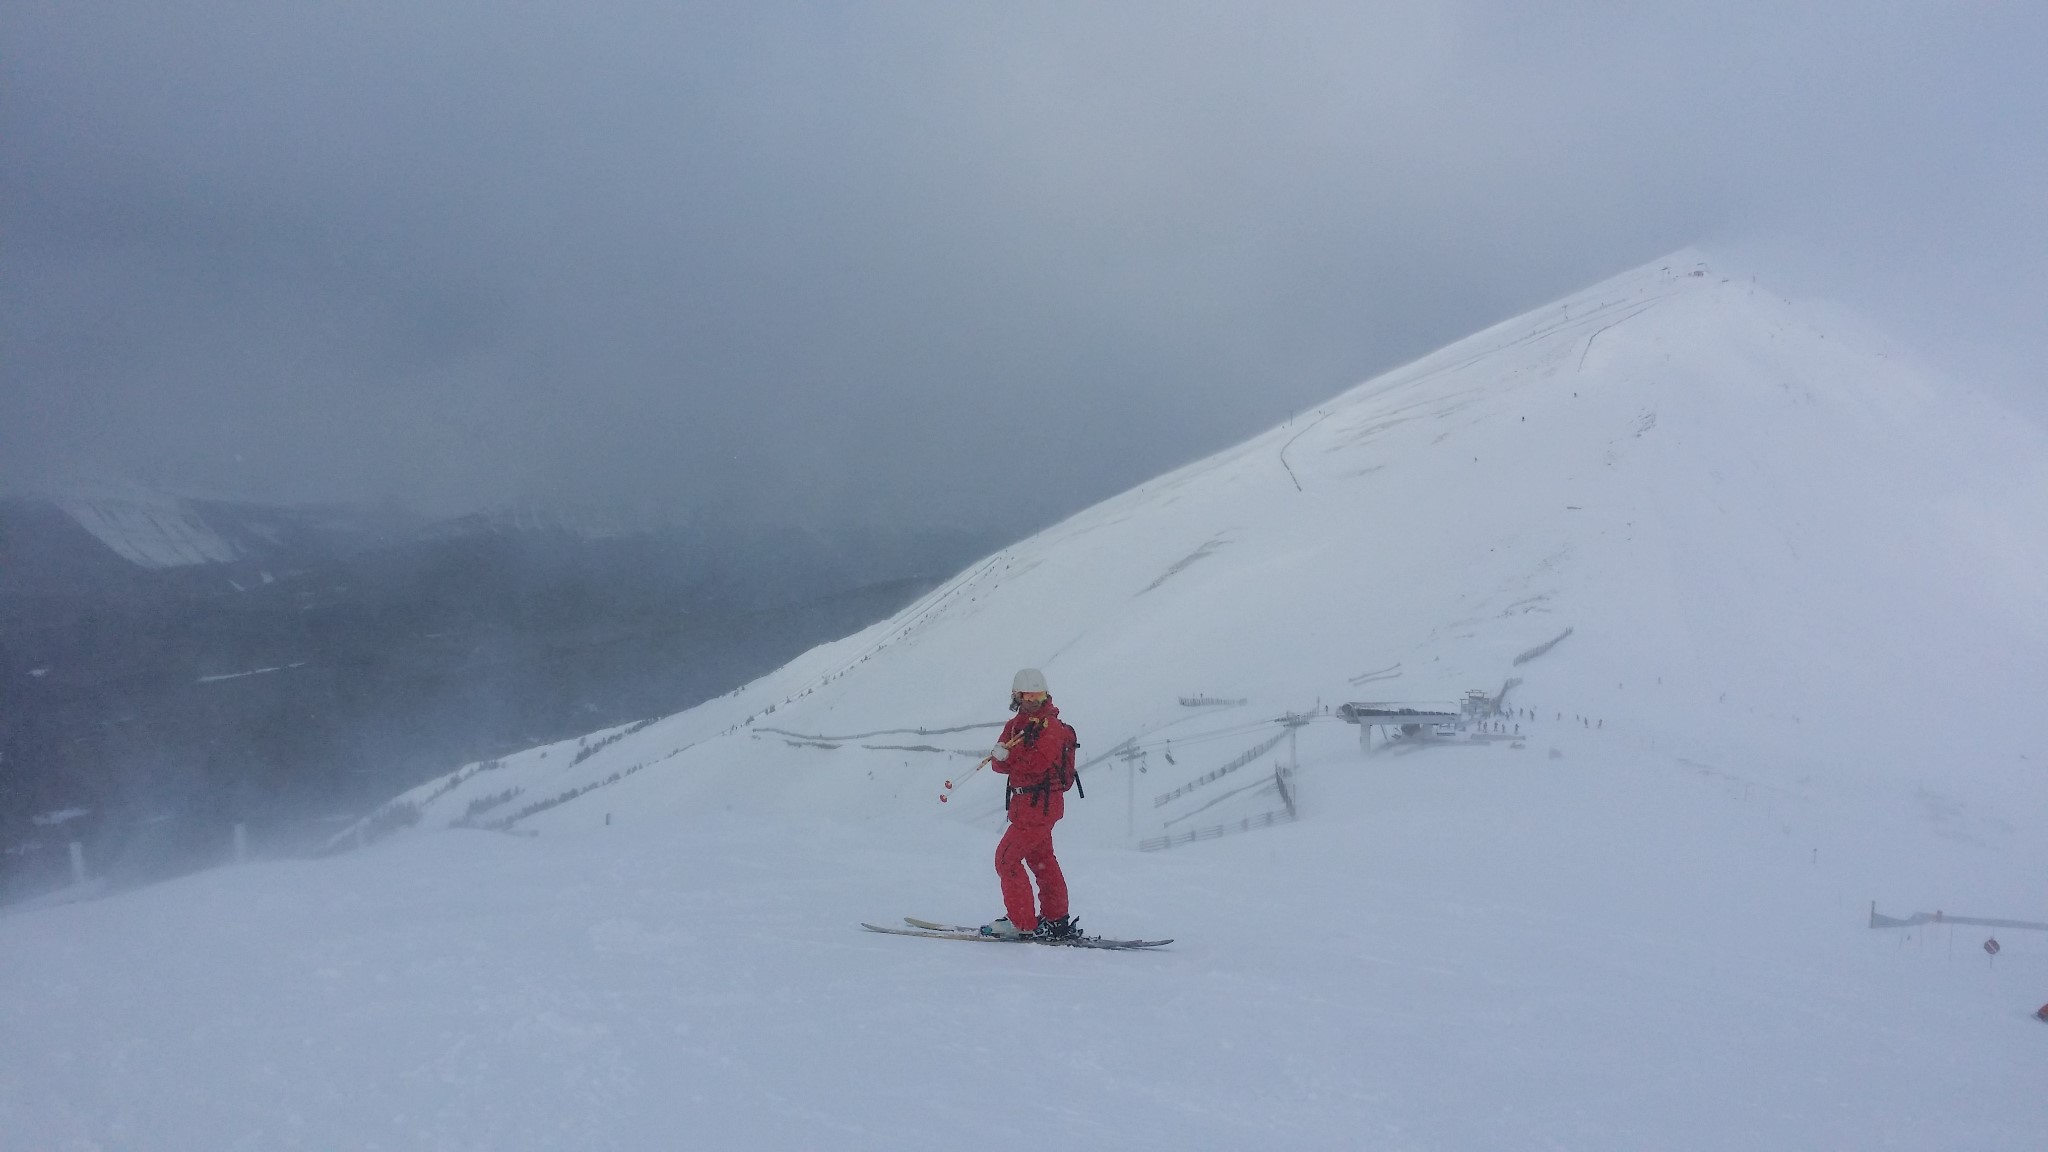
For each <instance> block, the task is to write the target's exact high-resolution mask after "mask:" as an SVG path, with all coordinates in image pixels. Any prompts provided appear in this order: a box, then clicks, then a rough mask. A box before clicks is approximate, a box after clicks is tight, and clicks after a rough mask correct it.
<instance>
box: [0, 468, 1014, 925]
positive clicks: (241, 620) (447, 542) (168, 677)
mask: <svg viewBox="0 0 2048 1152" xmlns="http://www.w3.org/2000/svg"><path fill="white" fill-rule="evenodd" d="M997 543H999V542H996V541H991V540H989V539H985V538H979V537H976V536H974V535H972V534H970V533H967V532H962V531H947V530H932V531H885V530H879V529H874V528H859V529H856V528H852V527H849V528H846V529H844V530H833V531H824V530H816V529H797V528H787V527H773V526H757V525H722V526H706V525H701V524H700V525H693V526H671V527H653V528H644V529H636V528H626V527H622V526H619V525H616V524H594V523H591V522H588V521H586V522H583V523H580V524H579V523H574V522H571V521H569V520H566V519H564V518H563V517H560V516H558V515H544V514H538V513H529V512H495V513H483V514H476V515H471V516H465V517H461V518H459V519H455V520H448V521H441V522H433V523H426V522H422V521H420V520H419V519H418V518H416V517H411V516H409V515H407V514H405V513H403V512H402V511H399V510H396V509H384V510H379V509H368V510H365V509H350V508H334V507H324V508H299V509H294V508H277V507H266V506H260V505H253V504H247V503H236V502H228V501H205V500H192V499H185V498H179V497H170V496H163V495H161V494H154V493H146V492H137V491H126V490H124V491H121V492H118V493H115V494H113V495H112V496H105V495H99V496H96V497H84V498H80V497H58V498H43V497H38V498H11V499H0V852H4V855H0V897H4V896H7V895H20V894H24V893H27V892H32V891H36V890H40V889H42V888H44V887H47V886H49V885H50V884H53V883H57V882H60V881H61V880H62V878H63V877H64V876H65V875H66V874H67V870H68V868H69V863H68V852H67V850H66V844H67V843H68V842H69V841H72V840H80V841H82V842H83V843H84V844H85V845H86V851H87V854H88V856H89V860H90V864H89V866H90V867H91V869H92V870H93V871H94V872H95V873H96V874H98V875H103V876H106V877H108V878H109V879H111V880H114V881H116V882H118V881H122V880H133V879H144V878H149V877H154V876H159V875H164V874H169V873H171V872H175V871H177V870H180V869H183V868H187V867H192V866H198V865H202V864H206V863H210V862H213V861H216V860H218V859H220V858H221V857H222V856H223V855H224V854H225V853H226V852H227V851H228V845H229V844H230V842H231V839H230V838H231V831H230V830H231V828H232V826H233V825H234V824H236V823H246V824H247V825H248V826H249V829H250V835H251V837H252V839H253V840H254V841H255V842H256V843H257V845H258V846H259V847H262V848H265V849H268V850H273V851H280V852H288V851H294V850H297V849H299V848H301V847H304V846H306V845H308V844H311V843H313V842H315V841H316V840H317V839H318V838H319V836H320V835H321V833H322V831H323V830H324V829H327V828H328V827H329V826H330V825H331V823H332V822H333V821H334V820H335V819H337V818H347V817H349V816H352V815H355V814H358V813H359V811H360V809H361V808H363V807H364V806H367V805H370V804H374V803H375V802H376V801H378V800H380V799H382V798H384V797H386V796H389V795H390V794H392V793H393V792H394V791H398V790H401V789H403V788H405V787H407V786H409V785H410V784H413V783H416V782H418V781H420V780H423V779H425V778H427V777H430V776H432V775H434V774H436V773H440V772H445V771H447V770H449V769H450V768H451V767H453V766H455V765H458V764H461V763H464V762H467V761H470V760H475V759H479V758H484V757H489V756H492V755H495V754H498V753H502V752H505V751H510V750H513V749H517V748H524V747H529V746H531V745H533V744H535V743H540V742H545V741H549V740H555V739H561V738H563V737H566V736H570V735H575V734H578V733H582V732H588V731H591V730H592V729H596V728H601V727H605V726H607V725H611V724H616V723H622V722H626V721H631V720H636V719H640V718H644V717H651V716H659V715H666V714H668V713H671V712H675V711H677V710H679V709H681V708H686V707H689V706H691V705H693V704H696V703H698V702H700V701H703V700H705V699H709V698H710V697H713V696H717V695H719V694H721V693H724V692H727V691H730V690H731V689H733V688H735V687H737V686H739V685H740V684H742V683H745V682H746V681H747V680H749V679H751V678H753V677H754V676H757V675H759V674H761V673H764V672H767V671H769V670H770V669H773V668H775V667H777V666H779V665H780V664H782V663H784V662H786V661H787V660H788V659H790V658H791V657H793V656H795V655H796V654H798V653H800V652H801V651H803V650H804V649H806V648H808V647H810V646H812V645H815V644H817V643H820V642H823V641H826V640H830V639H834V638H837V637H839V636H842V635H845V634H847V633H849V632H852V631H855V630H857V629H859V628H861V627H864V626H865V625H867V624H869V623H871V622H873V621H875V620H878V619H881V618H883V617H885V616H887V615H889V614H890V613H892V612H894V611H895V610H896V609H898V608H900V607H902V606H903V605H904V604H905V603H908V602H909V601H910V600H911V599H913V598H915V597H916V596H918V595H919V594H921V593H922V592H924V591H925V590H927V589H928V588H930V587H932V586H933V585H934V584H936V583H937V582H938V581H939V580H941V579H943V578H944V577H946V576H948V575H951V574H952V573H953V572H955V571H957V570H958V569H959V568H961V567H962V566H963V565H964V564H966V563H967V562H968V561H970V560H972V559H974V558H975V557H976V556H979V555H982V554H985V553H986V552H988V551H991V550H993V548H994V547H995V546H996V544H997Z"/></svg>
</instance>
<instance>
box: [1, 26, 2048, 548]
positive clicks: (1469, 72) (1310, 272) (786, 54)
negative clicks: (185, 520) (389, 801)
mask: <svg viewBox="0 0 2048 1152" xmlns="http://www.w3.org/2000/svg"><path fill="white" fill-rule="evenodd" d="M1539 7H1541V6H1539V5H1533V4H1520V3H1503V4H1397V3H1363V2H1358V3H1349V4H1330V5H1320V4H1308V3H1275V2H1266V3H1251V4H1243V5H1233V4H1198V3H1130V4H1106V3H1074V4H1052V3H1027V4H1015V3H991V4H984V5H970V4H964V3H940V2H933V3H928V4H901V5H899V4H888V5H881V4H877V5H860V4H840V3H823V2H821V3H815V4H785V3H759V2H755V3H745V4H731V5H721V6H709V5H695V4H682V3H675V2H673V0H665V2H648V3H639V2H628V0H579V2H573V3H572V2H561V3H541V2H515V0H488V2H486V0H349V2H346V3H344V2H341V0H330V2H328V3H324V4H286V3H278V2H277V0H152V2H150V3H135V2H134V0H44V2H36V0H0V22H4V27H0V66H4V76H0V83H4V89H0V226H4V239H0V308H4V311H0V325H4V327H0V356H4V359H0V373H4V375H0V484H5V485H9V486H24V485H31V484H37V483H46V482H48V481H50V480H51V479H53V478H58V477H68V476H93V477H98V476H109V475H120V476H126V477H129V478H132V479H135V480H138V481H141V482H145V483H151V484H159V485H166V486H171V487H176V488H183V489H190V490H199V491H208V492H215V493H223V494H234V495H242V496H249V497H255V498H263V499H277V500H315V499H318V500H331V499H341V500H367V499H379V498H385V497H397V498H399V499H401V500H403V501H405V502H408V503H410V504H412V505H414V506H416V507H420V508H422V509H425V510H428V511H441V512H452V511H461V510H466V509H468V508H470V507H474V506H478V505H485V504H493V503H503V502H511V501H521V502H539V503H545V504H556V505H584V504H592V505H601V506H602V505H614V504H618V503H624V504H626V505H628V506H632V507H638V508H644V509H650V510H667V511H672V512H676V513H679V514H687V513H689V512H691V511H694V510H697V509H700V508H703V507H705V506H707V505H712V504H716V505H720V506H723V507H727V508H736V509H742V510H745V511H747V512H749V513H756V514H761V515H769V516H774V517H778V518H783V517H788V518H815V517H822V516H830V517H857V518H872V517H880V518H886V519H891V520H897V521H901V522H907V523H920V522H944V523H956V524H961V525H969V526H975V527H988V526H996V527H998V528H1000V527H1001V526H1004V525H1016V526H1018V527H1020V528H1028V527H1033V526H1036V525H1037V524H1039V523H1042V522H1044V521H1045V520H1046V519H1047V518H1049V517H1052V516H1055V515H1057V514H1060V513H1063V512H1066V511H1070V510H1072V509H1074V508H1077V507H1080V506H1082V505H1085V504H1087V503H1090V502H1092V501H1094V500H1096V499H1099V498H1101V497H1104V496H1107V495H1110V494H1112V493H1113V492H1116V491H1118V490H1121V489H1123V488H1125V487H1127V486H1129V485H1131V484H1134V483H1137V482H1140V481H1142V480H1144V479H1146V478H1147V477H1149V476H1151V475H1154V474H1156V473H1158V472H1160V471H1162V470H1164V469H1167V468H1170V467H1173V466H1175V465H1178V464H1180V463H1183V462H1185V461H1187V460H1189V459H1192V458H1195V457H1197V456H1200V455H1203V454H1206V453H1208V452H1210V451H1214V450H1216V449H1218V448H1221V447H1224V446H1226V445H1228V444H1231V443H1234V442H1236V441H1238V440H1241V439H1243V438H1245V437H1246V436H1249V435H1251V434H1253V433H1255V432H1257V431H1259V430H1260V429H1262V428H1264V427H1267V426H1269V425H1271V424H1273V423H1276V422H1278V421H1279V420H1281V419H1284V418H1286V417H1287V415H1288V414H1289V413H1290V411H1293V410H1297V409H1301V408H1305V407H1311V406H1313V405H1314V404H1316V403H1317V402H1318V401H1320V400H1322V399H1324V398H1326V397H1328V396H1330V395H1332V394H1334V393H1336V392H1338V391H1340V390H1342V389H1344V388H1346V387H1349V386H1350V385H1352V384H1354V383H1356V382H1358V381H1360V380H1362V379H1364V378H1366V377H1369V376H1371V375H1373V374H1376V373H1377V372H1380V371H1382V370H1384V369H1387V368H1389V367H1392V366H1394V365H1396V364H1398V363H1400V362H1403V361H1405V360H1408V359H1411V358H1413V357H1414V356H1416V355H1419V354H1421V353H1424V352H1426V351H1428V350H1430V349H1432V348H1434V347H1437V346H1439V345H1441V344H1443V343H1446V342H1448V341H1450V340H1453V339H1456V338H1458V337H1460V336H1463V335H1466V334H1468V333H1470V332H1471V331H1473V330H1475V329H1477V328H1479V327H1482V326H1484V325H1486V324H1489V323H1492V322H1494V321H1496V320H1499V319H1502V318H1505V317H1506V316H1508V315H1511V314H1513V313H1515V312H1518V311H1521V310H1523V309H1526V308H1529V307H1533V306H1536V305H1539V304H1542V303H1545V302H1547V301H1549V300H1551V299H1553V298H1555V297H1557V296H1560V295H1563V294H1564V293H1566V292H1569V291H1572V290H1574V289H1576V288H1579V287H1582V286H1584V285H1585V284H1587V283H1590V282H1592V281H1594V280H1597V279H1600V278H1603V277H1605V276H1607V275H1610V274H1613V273H1615V272H1619V271H1622V270H1624V269H1626V268H1629V267H1632V266H1634V265H1636V264H1640V263H1642V262H1645V261H1647V260H1650V259H1653V258H1656V257H1658V256H1660V255H1662V254H1664V253H1665V252H1668V251H1671V250H1673V249H1676V248H1679V247H1682V246H1684V245H1687V244H1699V245H1701V246H1703V247H1705V248H1707V249H1708V251H1710V252H1719V253H1723V254H1726V255H1728V256H1732V257H1737V258H1739V260H1740V261H1741V262H1742V263H1743V264H1744V266H1746V267H1748V268H1751V269H1753V270H1758V271H1761V272H1763V273H1764V274H1765V276H1766V277H1767V278H1770V277H1775V278H1776V280H1777V282H1778V283H1779V284H1780V285H1781V286H1782V287H1784V288H1785V289H1786V290H1787V291H1789V292H1793V293H1795V294H1797V293H1812V294H1823V293H1825V294H1831V295H1835V296H1838V297H1841V298H1844V299H1847V300H1848V301H1849V302H1850V303H1852V304H1854V305H1856V306H1858V307H1861V308H1863V309H1864V310H1865V311H1866V312H1869V313H1870V314H1872V315H1873V317H1874V318H1876V319H1877V320H1879V321H1880V322H1881V323H1883V324H1885V325H1887V326H1889V327H1891V328H1892V329H1893V331H1894V332H1895V333H1896V334H1897V335H1898V336H1899V337H1901V338H1902V339H1904V340H1905V341H1906V342H1908V343H1914V344H1918V345H1920V346H1921V348H1922V349H1923V350H1925V351H1927V352H1929V353H1930V354H1932V355H1934V356H1936V357H1937V358H1939V359H1943V360H1945V361H1946V362H1948V363H1949V364H1951V365H1952V366H1954V367H1956V368H1957V370H1958V372H1959V373H1960V374H1964V375H1968V376H1971V377H1973V378H1977V379H1980V380H1982V381H1983V382H1985V383H1986V384H1987V385H1988V386H1989V387H1991V388H1992V389H1993V390H1994V391H1996V392H1997V393H1999V394H2000V395H2002V396H2005V397H2006V398H2007V399H2008V400H2009V401H2010V402H2011V403H2013V404H2014V405H2015V406H2017V407H2019V408H2021V409H2023V410H2025V411H2027V412H2028V413H2029V414H2030V415H2032V416H2033V417H2034V418H2036V419H2042V418H2048V323H2044V318H2048V82H2044V79H2043V69H2044V64H2043V61H2048V5H2043V4H2039V3H2008V4H1999V3H1962V2H1957V3H1901V4H1886V3H1874V2H1868V0H1859V2H1852V3H1789V4H1788V3H1784V2H1782V0H1779V2H1775V3H1767V4H1745V3H1736V2H1729V0H1723V2H1720V3H1712V4H1700V5H1679V4H1661V3H1660V4H1615V5H1611V6H1609V5H1600V4H1593V3H1576V4H1568V5H1558V6H1556V7H1557V9H1558V11H1555V12H1549V13H1541V12H1537V11H1535V9H1537V8H1539ZM1560 12H1561V13H1565V14H1559V13H1560Z"/></svg>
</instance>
